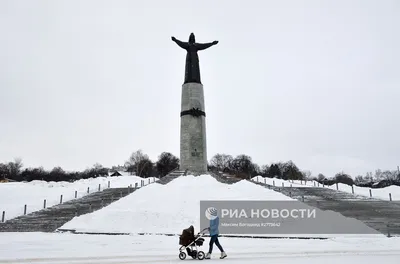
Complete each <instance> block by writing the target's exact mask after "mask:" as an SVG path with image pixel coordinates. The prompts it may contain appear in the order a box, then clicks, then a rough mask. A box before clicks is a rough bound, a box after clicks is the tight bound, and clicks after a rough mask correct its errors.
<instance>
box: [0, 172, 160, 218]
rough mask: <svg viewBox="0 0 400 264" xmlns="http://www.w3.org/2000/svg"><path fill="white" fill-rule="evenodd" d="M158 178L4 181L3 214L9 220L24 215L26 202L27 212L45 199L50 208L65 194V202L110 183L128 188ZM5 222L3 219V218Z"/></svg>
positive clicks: (1, 190) (0, 206)
mask: <svg viewBox="0 0 400 264" xmlns="http://www.w3.org/2000/svg"><path fill="white" fill-rule="evenodd" d="M149 179H150V182H154V181H155V180H157V179H156V178H146V179H144V178H141V177H137V176H119V177H98V178H90V179H83V180H79V181H75V182H46V181H31V182H9V183H1V184H0V214H1V213H2V212H3V211H5V212H6V219H5V220H7V219H11V218H14V217H17V216H20V215H23V214H24V205H25V204H26V205H27V214H29V213H32V212H35V211H38V210H41V209H43V201H44V199H46V207H50V206H53V205H56V204H59V202H60V196H61V195H63V202H66V201H69V200H71V199H74V198H75V191H77V198H81V197H83V196H85V195H87V194H88V193H87V189H88V187H89V193H93V192H96V191H98V189H99V184H100V190H103V189H105V188H108V182H110V187H111V188H120V187H128V186H130V185H131V184H132V186H135V183H138V184H140V183H141V181H142V180H143V181H144V184H148V183H149ZM0 221H1V219H0Z"/></svg>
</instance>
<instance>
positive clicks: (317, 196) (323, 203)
mask: <svg viewBox="0 0 400 264" xmlns="http://www.w3.org/2000/svg"><path fill="white" fill-rule="evenodd" d="M251 182H253V183H254V184H258V185H261V186H264V187H265V188H268V189H271V190H274V191H277V192H280V193H282V194H284V195H286V196H289V197H292V198H293V199H297V200H299V201H301V202H304V203H305V204H307V205H309V206H313V207H316V208H318V209H321V210H330V211H334V212H337V213H340V214H342V215H343V216H345V217H350V218H354V219H357V220H359V221H361V222H363V223H364V224H366V225H367V226H369V227H371V228H373V229H375V230H377V231H378V232H381V233H382V234H385V235H389V236H399V235H400V202H396V201H385V200H379V199H375V198H370V197H365V196H361V195H356V194H351V193H347V192H342V191H337V190H333V189H330V188H324V187H289V186H287V187H278V186H272V185H269V184H265V183H263V182H256V181H251Z"/></svg>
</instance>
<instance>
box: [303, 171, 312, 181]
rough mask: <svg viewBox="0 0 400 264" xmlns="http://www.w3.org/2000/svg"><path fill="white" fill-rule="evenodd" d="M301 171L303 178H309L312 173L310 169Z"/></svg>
mask: <svg viewBox="0 0 400 264" xmlns="http://www.w3.org/2000/svg"><path fill="white" fill-rule="evenodd" d="M302 173H303V175H304V178H305V179H306V180H311V175H312V173H311V171H309V170H305V171H303V172H302Z"/></svg>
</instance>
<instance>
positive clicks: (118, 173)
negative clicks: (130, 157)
mask: <svg viewBox="0 0 400 264" xmlns="http://www.w3.org/2000/svg"><path fill="white" fill-rule="evenodd" d="M109 176H110V177H114V176H132V174H131V173H130V172H128V171H122V170H115V171H110V172H109Z"/></svg>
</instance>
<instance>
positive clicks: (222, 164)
mask: <svg viewBox="0 0 400 264" xmlns="http://www.w3.org/2000/svg"><path fill="white" fill-rule="evenodd" d="M209 168H210V170H212V171H218V172H220V173H228V174H232V175H236V176H238V177H241V178H251V177H254V176H258V175H260V176H263V177H269V178H280V179H285V180H289V179H290V180H301V179H305V178H306V177H307V176H308V174H307V172H302V171H300V169H299V168H298V167H297V166H296V165H295V164H294V163H293V162H292V161H288V162H279V163H272V164H271V165H263V166H261V167H260V166H259V165H258V164H256V163H254V162H253V161H252V159H251V157H250V156H248V155H244V154H242V155H238V156H236V157H233V156H232V155H229V154H216V155H214V156H213V157H212V158H211V160H210V164H209Z"/></svg>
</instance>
